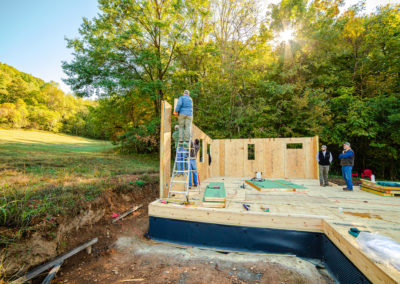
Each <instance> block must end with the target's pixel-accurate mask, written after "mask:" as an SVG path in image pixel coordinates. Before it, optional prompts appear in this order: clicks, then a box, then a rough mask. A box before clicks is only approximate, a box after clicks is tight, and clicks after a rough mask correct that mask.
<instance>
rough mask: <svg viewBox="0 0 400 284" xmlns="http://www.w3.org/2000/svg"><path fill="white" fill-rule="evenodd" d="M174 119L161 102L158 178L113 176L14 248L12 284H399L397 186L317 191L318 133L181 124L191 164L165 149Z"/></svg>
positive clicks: (181, 153) (365, 184)
mask: <svg viewBox="0 0 400 284" xmlns="http://www.w3.org/2000/svg"><path fill="white" fill-rule="evenodd" d="M174 109H175V107H174ZM172 111H173V108H172V106H171V105H170V104H169V103H168V102H167V101H163V102H162V109H161V131H160V171H159V174H156V173H154V174H153V176H152V177H149V178H148V182H147V183H146V184H145V185H144V182H143V181H140V179H141V178H143V177H141V176H140V175H136V176H134V175H129V176H128V175H126V176H119V177H118V179H116V180H113V181H112V182H113V184H114V188H115V189H113V190H108V191H106V192H105V193H104V194H103V195H102V196H101V197H100V198H98V199H96V200H95V201H94V202H93V204H89V203H88V207H87V208H86V209H82V210H81V211H80V212H79V213H78V214H77V215H76V216H73V217H68V218H67V217H65V218H64V219H60V221H59V222H60V223H59V224H60V226H58V227H57V228H56V231H55V232H54V234H55V235H57V236H60V239H57V238H56V239H46V238H44V237H43V233H41V232H40V231H39V232H38V233H35V234H33V235H32V236H31V237H30V238H28V239H26V240H25V241H24V242H21V243H20V244H19V245H18V246H14V247H12V249H10V251H9V258H8V259H7V261H6V262H5V263H4V267H6V268H7V269H8V271H10V274H11V273H12V274H14V275H18V277H17V278H14V279H15V280H13V281H12V283H26V282H29V281H31V283H136V282H138V283H207V282H210V283H400V271H399V267H398V265H399V264H398V263H399V259H398V258H397V257H396V255H397V254H398V252H397V248H398V242H400V227H399V218H398V215H399V212H400V199H399V198H398V197H399V196H400V187H399V186H398V184H396V183H393V182H375V181H373V179H372V178H371V180H369V179H361V183H362V184H361V186H360V187H358V186H356V187H355V188H354V191H352V192H348V191H344V190H343V189H342V187H341V186H339V185H337V184H335V183H330V184H329V186H324V187H322V186H321V185H320V181H319V167H318V162H317V160H316V159H315V153H317V152H318V149H319V146H320V145H319V138H318V136H314V137H292V138H257V139H212V138H211V137H209V136H208V135H207V134H206V133H204V132H203V131H201V130H200V129H199V128H198V127H196V126H195V125H194V124H190V130H191V131H190V140H192V141H193V140H196V139H198V142H199V144H200V145H199V147H198V149H199V153H198V155H197V153H196V154H195V155H194V158H193V156H192V150H193V149H192V144H191V143H186V142H179V143H178V144H177V146H176V147H173V144H172V143H173V140H172V136H173V135H172V133H171V125H172ZM196 143H197V142H196ZM190 159H192V161H190ZM190 162H195V164H196V165H197V171H196V174H197V178H198V180H197V181H196V180H195V178H194V175H193V184H191V182H192V180H191V179H190V177H191V175H192V174H193V173H192V168H191V167H190ZM179 163H182V164H181V166H178V165H179ZM158 178H159V182H158V181H157V179H158ZM135 180H136V182H135V184H137V185H140V186H139V187H133V188H134V190H129V189H128V188H127V187H126V184H134V183H133V182H132V181H135ZM116 212H119V214H118V213H116ZM368 238H369V239H368ZM66 241H68V246H66V247H60V246H59V243H62V242H66ZM27 246H30V247H31V249H30V250H27V249H26V247H27ZM68 250H69V251H68ZM66 251H67V252H66ZM84 251H86V253H84ZM60 253H63V254H60ZM57 255H58V256H57ZM49 259H50V261H49ZM51 259H52V260H51ZM61 266H62V268H61ZM27 268H29V269H30V270H29V271H27ZM21 272H22V273H21ZM23 273H25V274H23Z"/></svg>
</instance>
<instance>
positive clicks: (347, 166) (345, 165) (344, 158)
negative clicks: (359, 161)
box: [339, 142, 354, 191]
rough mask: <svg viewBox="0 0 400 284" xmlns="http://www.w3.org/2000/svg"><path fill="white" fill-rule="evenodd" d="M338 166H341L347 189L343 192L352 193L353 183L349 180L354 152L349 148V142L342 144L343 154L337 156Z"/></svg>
mask: <svg viewBox="0 0 400 284" xmlns="http://www.w3.org/2000/svg"><path fill="white" fill-rule="evenodd" d="M339 159H340V165H341V166H342V175H343V178H344V180H345V181H346V184H347V187H344V188H343V190H344V191H353V181H352V180H351V170H352V169H353V166H354V152H353V150H352V149H351V147H350V143H349V142H345V143H344V144H343V152H342V154H340V155H339Z"/></svg>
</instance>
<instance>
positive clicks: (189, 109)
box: [169, 90, 193, 200]
mask: <svg viewBox="0 0 400 284" xmlns="http://www.w3.org/2000/svg"><path fill="white" fill-rule="evenodd" d="M174 116H178V122H179V142H178V147H177V151H176V157H175V164H174V169H173V171H172V177H171V182H170V188H169V196H170V195H171V194H175V193H181V194H184V195H185V197H186V199H187V200H189V177H190V173H191V170H190V154H191V146H192V145H191V144H192V143H190V142H191V130H192V120H193V101H192V98H191V97H190V96H189V91H188V90H185V91H184V92H183V95H182V96H181V97H180V98H179V100H178V103H177V104H176V107H175V110H174ZM182 175H183V176H184V180H181V179H179V178H177V177H179V176H182ZM178 184H181V185H183V190H182V189H181V190H176V189H175V185H178Z"/></svg>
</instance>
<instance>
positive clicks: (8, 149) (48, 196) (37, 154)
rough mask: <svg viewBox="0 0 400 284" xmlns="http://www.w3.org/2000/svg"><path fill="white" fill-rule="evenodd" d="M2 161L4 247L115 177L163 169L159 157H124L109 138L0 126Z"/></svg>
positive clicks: (0, 215)
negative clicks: (6, 128) (12, 128)
mask: <svg viewBox="0 0 400 284" xmlns="http://www.w3.org/2000/svg"><path fill="white" fill-rule="evenodd" d="M0 161H1V162H0V231H2V234H1V235H2V236H1V238H0V246H7V245H8V244H10V243H12V242H15V240H17V239H20V238H23V237H24V235H25V234H27V233H29V230H30V229H31V228H33V227H34V225H35V224H36V223H38V222H42V221H43V220H52V219H51V218H52V217H53V216H57V215H69V214H74V213H75V212H77V211H79V207H80V205H81V204H83V203H84V202H90V201H92V200H94V199H95V198H96V197H97V196H98V195H99V194H100V193H101V192H102V191H103V190H105V189H108V188H110V187H112V186H113V183H114V182H115V180H116V179H118V180H124V182H126V183H129V182H131V181H129V176H130V175H134V174H146V173H153V172H156V171H158V158H157V157H156V156H154V155H140V154H136V155H120V154H118V151H117V148H116V147H115V146H114V145H112V144H111V143H109V142H106V141H96V140H90V139H85V138H81V137H75V136H69V135H60V134H54V133H49V132H43V131H24V130H4V129H0ZM119 177H124V178H122V179H121V178H119ZM127 177H128V178H127ZM45 223H47V224H49V225H51V222H45Z"/></svg>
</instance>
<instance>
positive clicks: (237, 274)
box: [32, 185, 333, 284]
mask: <svg viewBox="0 0 400 284" xmlns="http://www.w3.org/2000/svg"><path fill="white" fill-rule="evenodd" d="M157 195H158V188H157V186H155V185H153V187H152V188H150V187H144V188H143V189H142V190H138V191H137V192H135V193H132V192H131V193H120V192H116V191H112V192H107V193H106V194H105V195H104V196H103V197H101V198H102V202H101V204H98V206H103V209H104V210H105V213H104V215H103V217H102V218H101V219H100V220H99V221H98V222H96V223H94V224H91V225H86V226H83V227H82V228H80V229H79V230H77V231H74V232H72V233H70V234H68V236H67V237H66V240H68V245H67V247H68V249H72V248H74V247H76V246H78V245H79V244H81V243H84V242H86V241H88V240H90V239H92V238H94V237H97V238H98V239H99V241H98V243H96V244H95V245H94V246H93V248H92V252H91V254H88V253H87V252H85V251H83V252H80V253H78V254H77V255H75V256H73V257H71V258H69V259H67V260H66V261H65V262H64V263H63V265H62V267H61V269H60V271H59V272H58V274H57V276H56V278H55V279H54V280H53V282H52V283H180V284H181V283H182V284H183V283H207V282H209V283H333V280H332V279H331V278H330V277H329V276H328V274H327V272H326V271H325V270H324V269H317V268H316V265H315V264H313V263H311V262H310V261H306V260H303V259H300V258H297V257H295V256H290V255H288V256H285V255H266V254H250V253H235V252H218V251H215V250H207V249H199V248H194V247H183V246H178V245H171V244H165V243H159V242H156V241H153V240H149V239H147V238H146V237H145V234H146V232H147V230H148V209H147V205H148V203H150V202H151V201H152V200H154V199H156V198H157ZM138 204H143V205H144V206H143V207H142V208H141V209H139V210H137V211H136V212H134V213H133V214H131V215H129V216H128V217H126V218H124V219H123V220H122V221H118V222H116V223H115V224H112V223H111V221H112V217H111V215H112V213H113V212H116V213H123V212H124V211H126V210H128V209H129V208H131V207H132V206H133V205H138ZM44 276H45V275H41V276H40V277H37V278H36V279H34V281H33V282H32V283H41V280H42V279H43V278H44Z"/></svg>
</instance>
